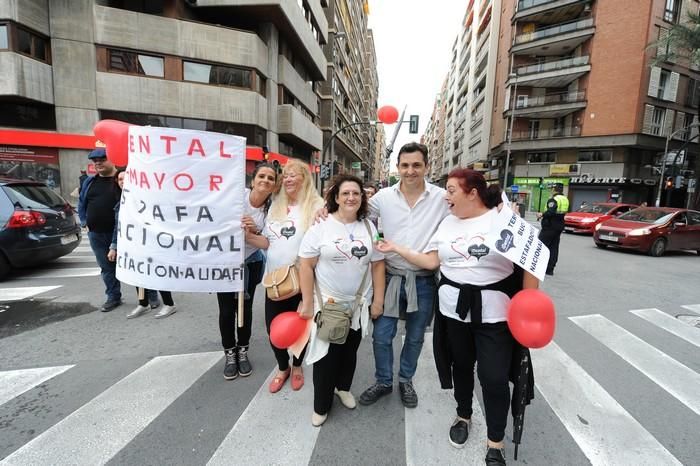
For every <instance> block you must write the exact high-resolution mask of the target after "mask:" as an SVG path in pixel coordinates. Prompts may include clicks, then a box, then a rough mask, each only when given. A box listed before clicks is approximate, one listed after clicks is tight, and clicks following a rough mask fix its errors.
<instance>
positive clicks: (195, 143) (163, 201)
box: [117, 126, 245, 292]
mask: <svg viewBox="0 0 700 466" xmlns="http://www.w3.org/2000/svg"><path fill="white" fill-rule="evenodd" d="M128 141H129V166H128V167H127V170H126V177H125V184H124V190H123V192H122V198H121V201H120V209H119V221H118V223H117V231H118V234H117V278H118V279H119V280H120V281H122V282H126V283H129V284H131V285H135V286H139V287H144V288H148V289H154V290H168V291H203V292H208V291H210V292H214V291H242V290H243V267H242V264H243V262H244V249H245V247H244V246H245V245H244V236H243V231H242V229H241V216H242V215H243V210H244V191H245V138H241V137H238V136H230V135H226V134H218V133H210V132H205V131H192V130H182V129H172V128H155V127H149V126H132V127H130V128H129V140H128Z"/></svg>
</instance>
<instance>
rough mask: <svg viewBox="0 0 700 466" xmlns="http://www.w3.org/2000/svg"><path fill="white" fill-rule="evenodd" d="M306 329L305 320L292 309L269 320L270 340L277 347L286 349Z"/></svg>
mask: <svg viewBox="0 0 700 466" xmlns="http://www.w3.org/2000/svg"><path fill="white" fill-rule="evenodd" d="M305 329H306V320H304V319H302V318H301V317H300V316H299V314H297V313H296V312H293V311H288V312H283V313H281V314H279V315H278V316H277V317H275V318H274V319H272V322H270V341H271V342H272V344H273V345H275V346H276V347H277V348H279V349H287V348H289V347H290V346H292V345H293V344H294V342H296V341H297V340H298V339H299V337H301V334H302V333H304V330H305Z"/></svg>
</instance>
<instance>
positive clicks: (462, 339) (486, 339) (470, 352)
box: [445, 318, 514, 442]
mask: <svg viewBox="0 0 700 466" xmlns="http://www.w3.org/2000/svg"><path fill="white" fill-rule="evenodd" d="M445 321H446V325H447V338H448V342H449V345H450V352H451V353H452V356H453V360H454V362H453V368H452V381H453V383H454V396H455V400H456V401H457V415H458V416H460V417H463V418H465V419H470V418H471V416H472V398H473V396H474V363H475V362H478V365H477V373H478V375H479V382H480V383H481V391H482V394H483V396H484V411H485V412H484V414H485V417H486V429H487V434H488V438H489V440H491V441H493V442H500V441H501V440H503V437H505V429H506V424H507V423H508V409H509V407H510V385H509V382H508V373H509V370H510V363H511V358H512V354H513V343H514V340H513V336H512V335H511V333H510V330H509V329H508V324H507V323H506V322H498V323H495V324H480V325H476V324H472V323H471V322H460V321H458V320H456V319H450V318H447V319H445Z"/></svg>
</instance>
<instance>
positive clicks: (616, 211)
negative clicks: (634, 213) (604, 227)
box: [564, 202, 637, 233]
mask: <svg viewBox="0 0 700 466" xmlns="http://www.w3.org/2000/svg"><path fill="white" fill-rule="evenodd" d="M636 207H637V206H636V205H634V204H622V203H619V202H594V203H593V204H588V205H585V206H583V207H581V208H580V209H578V210H577V211H576V212H569V213H568V214H566V215H565V216H564V231H568V232H570V233H593V231H595V226H596V225H598V224H599V223H602V222H604V221H606V220H610V219H611V218H613V217H616V216H618V215H621V214H624V213H625V212H629V211H630V210H632V209H634V208H636Z"/></svg>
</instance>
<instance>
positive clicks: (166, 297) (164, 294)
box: [136, 288, 175, 307]
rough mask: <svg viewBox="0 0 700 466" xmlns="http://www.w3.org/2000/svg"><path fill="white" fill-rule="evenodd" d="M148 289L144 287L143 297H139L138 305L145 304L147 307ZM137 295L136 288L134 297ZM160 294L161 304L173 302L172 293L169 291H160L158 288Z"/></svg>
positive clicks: (172, 303) (169, 304) (137, 290)
mask: <svg viewBox="0 0 700 466" xmlns="http://www.w3.org/2000/svg"><path fill="white" fill-rule="evenodd" d="M149 291H150V290H148V289H145V290H144V293H143V299H139V306H145V307H148V292H149ZM138 295H139V289H138V288H136V297H138ZM160 296H161V297H162V298H163V304H165V305H166V306H172V305H174V304H175V303H174V302H173V294H172V293H171V292H169V291H162V290H160Z"/></svg>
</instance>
